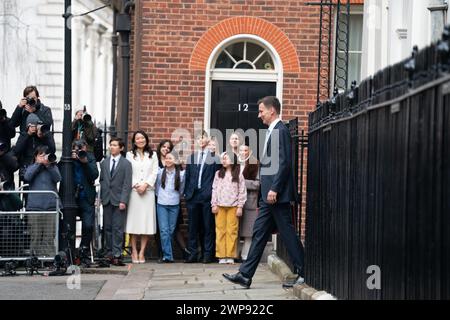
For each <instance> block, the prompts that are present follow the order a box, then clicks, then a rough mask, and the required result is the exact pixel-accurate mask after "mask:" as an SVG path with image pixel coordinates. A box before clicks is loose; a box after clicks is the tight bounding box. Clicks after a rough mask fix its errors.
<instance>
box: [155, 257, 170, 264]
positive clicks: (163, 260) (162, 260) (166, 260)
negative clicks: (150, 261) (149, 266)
mask: <svg viewBox="0 0 450 320" xmlns="http://www.w3.org/2000/svg"><path fill="white" fill-rule="evenodd" d="M158 263H173V260H169V259H164V258H163V259H159V260H158Z"/></svg>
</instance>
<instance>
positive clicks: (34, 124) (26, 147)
mask: <svg viewBox="0 0 450 320" xmlns="http://www.w3.org/2000/svg"><path fill="white" fill-rule="evenodd" d="M25 127H26V130H25V131H24V132H21V134H20V136H19V138H18V139H17V143H16V145H15V147H14V148H13V153H14V155H15V156H16V157H17V159H18V160H19V166H20V168H19V177H20V180H21V181H23V178H24V174H25V171H26V169H27V167H28V166H29V165H30V164H32V163H33V159H34V152H35V150H36V149H37V148H38V147H39V146H47V147H48V151H49V153H55V140H54V139H53V135H52V133H51V132H50V126H49V125H48V124H43V123H42V121H41V120H40V119H39V118H38V117H37V115H35V114H34V113H31V114H29V115H28V117H27V119H26V122H25Z"/></svg>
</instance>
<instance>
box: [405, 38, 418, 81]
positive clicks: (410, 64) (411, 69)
mask: <svg viewBox="0 0 450 320" xmlns="http://www.w3.org/2000/svg"><path fill="white" fill-rule="evenodd" d="M418 53H419V47H418V46H414V47H413V51H412V53H411V58H410V59H409V60H408V61H407V62H406V63H405V64H404V68H405V70H406V71H408V78H409V86H410V87H411V86H412V81H413V78H414V73H415V71H416V57H417V54H418Z"/></svg>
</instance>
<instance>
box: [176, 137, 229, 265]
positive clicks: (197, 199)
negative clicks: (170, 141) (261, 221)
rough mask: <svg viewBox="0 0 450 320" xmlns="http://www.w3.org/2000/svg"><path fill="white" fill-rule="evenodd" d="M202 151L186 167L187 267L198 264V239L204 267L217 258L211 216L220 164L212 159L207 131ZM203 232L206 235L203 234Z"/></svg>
mask: <svg viewBox="0 0 450 320" xmlns="http://www.w3.org/2000/svg"><path fill="white" fill-rule="evenodd" d="M196 140H197V144H198V146H199V151H198V152H195V153H194V154H192V155H191V156H190V157H189V159H188V164H187V166H186V173H185V175H186V187H185V189H184V197H185V199H186V207H187V210H188V218H189V228H188V229H189V244H188V250H189V252H190V256H189V257H188V259H187V260H186V261H185V262H187V263H194V262H197V251H198V247H197V237H198V236H199V234H200V237H201V238H203V239H200V241H202V243H203V250H204V252H203V263H211V262H213V259H214V256H215V245H214V244H215V240H216V239H215V223H214V215H213V214H212V212H211V195H212V184H213V182H214V176H215V174H216V171H217V170H219V169H220V164H219V162H220V160H219V158H218V157H216V156H215V155H212V154H211V152H210V151H209V149H208V148H207V147H208V142H209V138H208V134H207V133H206V132H205V131H203V132H201V133H200V134H198V135H197V137H196ZM200 230H202V231H203V232H202V233H200Z"/></svg>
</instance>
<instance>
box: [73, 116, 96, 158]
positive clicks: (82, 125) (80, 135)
mask: <svg viewBox="0 0 450 320" xmlns="http://www.w3.org/2000/svg"><path fill="white" fill-rule="evenodd" d="M96 135H97V128H96V127H95V125H94V123H93V122H92V121H82V120H73V121H72V141H75V140H79V139H83V140H85V141H86V143H87V144H88V149H87V151H88V152H94V142H95V136H96Z"/></svg>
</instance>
